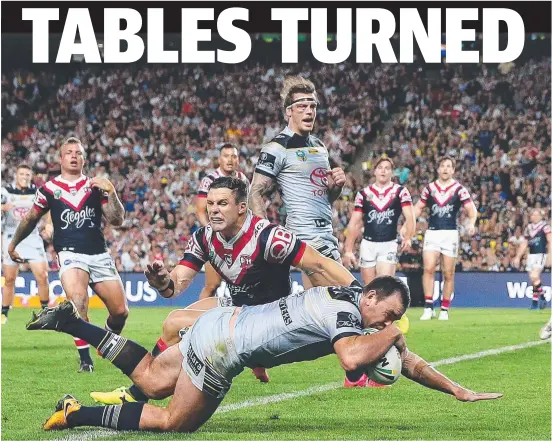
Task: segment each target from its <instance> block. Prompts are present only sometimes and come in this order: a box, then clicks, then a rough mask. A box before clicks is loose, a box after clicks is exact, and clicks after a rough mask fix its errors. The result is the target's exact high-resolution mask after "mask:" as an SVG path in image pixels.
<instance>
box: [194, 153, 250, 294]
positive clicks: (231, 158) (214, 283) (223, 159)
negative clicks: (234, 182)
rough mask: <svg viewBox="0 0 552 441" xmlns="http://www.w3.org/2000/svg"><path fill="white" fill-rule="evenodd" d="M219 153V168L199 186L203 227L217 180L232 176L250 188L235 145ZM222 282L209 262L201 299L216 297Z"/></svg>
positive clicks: (198, 202)
mask: <svg viewBox="0 0 552 441" xmlns="http://www.w3.org/2000/svg"><path fill="white" fill-rule="evenodd" d="M219 151H220V154H219V158H218V160H219V168H217V169H216V170H215V171H214V172H212V173H209V174H208V175H207V176H205V177H204V178H203V179H202V180H201V183H200V184H199V191H198V193H197V199H196V200H197V202H196V213H197V219H198V220H199V223H200V224H201V226H202V227H204V226H205V225H207V224H208V223H209V218H208V216H207V192H208V191H209V187H210V186H211V184H212V183H213V181H214V180H215V179H217V178H220V177H223V176H232V177H235V178H238V179H240V180H242V181H243V182H245V184H246V185H247V187H248V188H249V180H248V179H247V177H246V176H245V175H244V174H243V173H242V172H240V171H238V164H239V163H238V149H237V148H236V147H234V145H233V144H230V143H225V144H223V145H222V146H221V147H220V149H219ZM221 281H222V279H221V277H220V276H219V275H218V273H217V272H216V271H215V270H214V268H213V267H212V266H211V264H210V263H209V262H207V263H206V264H205V286H204V287H203V289H202V290H201V293H200V294H199V299H200V300H202V299H205V298H208V297H211V296H214V295H215V291H216V290H217V288H218V287H219V285H220V282H221Z"/></svg>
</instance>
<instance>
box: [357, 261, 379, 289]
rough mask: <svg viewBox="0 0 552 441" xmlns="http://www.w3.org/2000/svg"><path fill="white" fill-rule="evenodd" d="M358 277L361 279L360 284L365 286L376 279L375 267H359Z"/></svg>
mask: <svg viewBox="0 0 552 441" xmlns="http://www.w3.org/2000/svg"><path fill="white" fill-rule="evenodd" d="M360 277H362V283H363V284H364V285H365V286H366V285H368V284H369V283H370V282H371V281H372V280H374V279H375V278H376V267H375V266H370V267H361V268H360Z"/></svg>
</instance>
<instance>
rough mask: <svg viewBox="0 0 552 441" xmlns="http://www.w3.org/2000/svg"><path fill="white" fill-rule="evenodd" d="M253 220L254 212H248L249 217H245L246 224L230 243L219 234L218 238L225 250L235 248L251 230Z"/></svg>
mask: <svg viewBox="0 0 552 441" xmlns="http://www.w3.org/2000/svg"><path fill="white" fill-rule="evenodd" d="M252 220H253V212H252V211H251V210H247V215H246V216H245V222H244V223H243V225H242V227H241V228H240V231H238V234H236V235H235V236H234V237H233V238H232V239H230V240H229V241H228V242H227V241H226V239H224V236H223V235H222V234H220V233H219V232H217V238H218V240H220V242H221V243H222V245H223V246H224V248H227V249H228V248H233V247H234V244H235V243H236V242H237V241H238V240H239V239H240V238H241V237H242V236H243V234H244V233H245V232H246V231H247V230H249V227H250V226H251V221H252Z"/></svg>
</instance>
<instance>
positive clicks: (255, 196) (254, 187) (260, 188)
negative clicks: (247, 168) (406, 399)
mask: <svg viewBox="0 0 552 441" xmlns="http://www.w3.org/2000/svg"><path fill="white" fill-rule="evenodd" d="M273 186H274V179H273V178H271V177H269V176H265V175H262V174H260V173H258V172H255V173H254V174H253V181H252V182H251V188H250V189H249V199H248V205H249V209H250V210H251V211H252V212H253V214H254V215H255V216H259V217H262V218H266V208H265V203H264V199H263V195H264V194H265V193H268V192H269V191H270V190H271V189H272V187H273Z"/></svg>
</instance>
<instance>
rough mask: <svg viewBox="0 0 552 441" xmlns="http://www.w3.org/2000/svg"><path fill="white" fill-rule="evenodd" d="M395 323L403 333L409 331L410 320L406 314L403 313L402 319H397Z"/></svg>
mask: <svg viewBox="0 0 552 441" xmlns="http://www.w3.org/2000/svg"><path fill="white" fill-rule="evenodd" d="M395 325H396V326H397V328H399V329H400V330H401V332H402V333H403V334H406V333H407V332H408V329H409V328H410V320H409V319H408V317H407V316H406V314H403V316H402V317H401V318H400V320H397V321H396V322H395Z"/></svg>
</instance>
